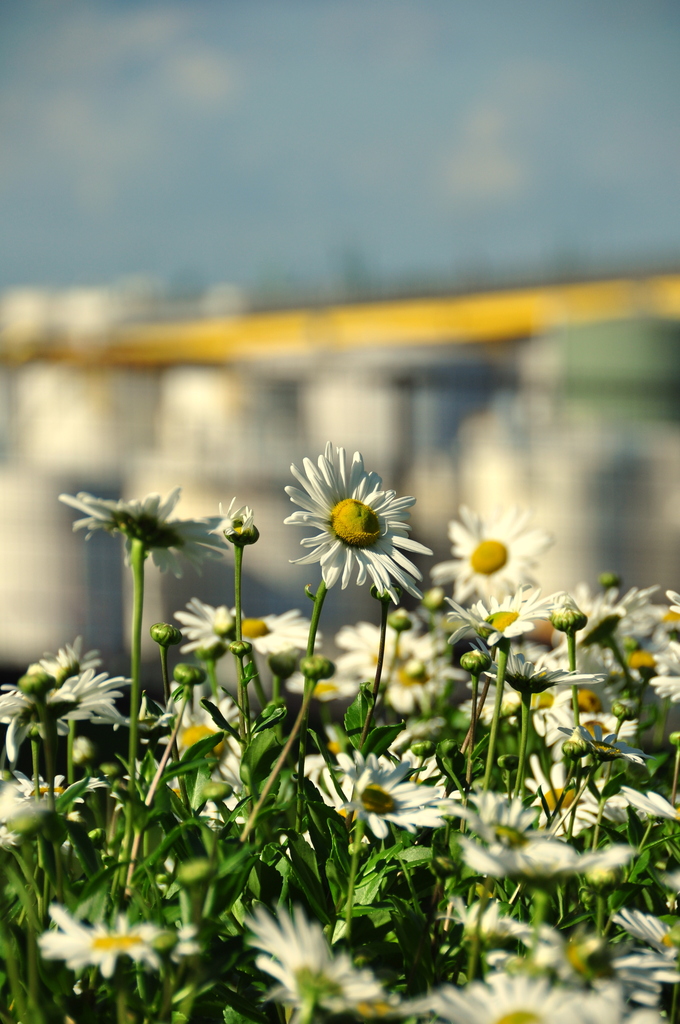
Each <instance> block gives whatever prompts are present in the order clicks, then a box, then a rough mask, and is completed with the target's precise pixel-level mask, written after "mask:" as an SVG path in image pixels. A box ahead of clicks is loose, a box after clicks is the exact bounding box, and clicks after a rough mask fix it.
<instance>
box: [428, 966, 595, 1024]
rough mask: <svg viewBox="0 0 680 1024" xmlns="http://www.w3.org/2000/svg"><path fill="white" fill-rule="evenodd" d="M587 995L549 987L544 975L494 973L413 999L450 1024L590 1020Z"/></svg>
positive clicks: (557, 1023) (542, 1023) (543, 1023)
mask: <svg viewBox="0 0 680 1024" xmlns="http://www.w3.org/2000/svg"><path fill="white" fill-rule="evenodd" d="M589 998H590V997H589V996H588V995H586V994H585V993H584V992H578V993H576V992H570V991H569V990H568V989H564V988H556V987H552V986H551V984H550V982H549V981H548V980H547V979H546V978H530V977H526V976H525V975H517V976H514V977H513V976H510V975H507V974H500V973H498V974H490V975H489V976H488V977H487V979H486V981H485V982H481V981H473V982H472V983H471V984H469V985H468V986H467V987H466V988H464V989H460V988H454V986H453V985H444V986H442V987H441V988H439V989H435V990H434V991H433V992H431V993H430V994H429V995H428V996H424V997H423V998H422V999H420V1000H417V1001H416V1003H417V1004H420V1005H421V1006H422V1008H423V1009H424V1008H425V1007H427V1008H430V1009H432V1010H434V1011H435V1013H436V1014H437V1017H438V1018H441V1019H442V1020H444V1021H450V1022H451V1024H573V1021H574V1020H575V1019H577V1020H581V1021H583V1020H584V1019H585V1020H587V1021H590V1019H591V1018H590V1016H589V1015H588V1016H586V1015H585V1011H586V1009H587V1003H588V1000H589ZM602 1024H605V1022H604V1021H603V1022H602ZM606 1024H609V1022H608V1021H607V1022H606Z"/></svg>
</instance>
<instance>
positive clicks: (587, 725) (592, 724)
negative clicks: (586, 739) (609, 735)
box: [581, 718, 607, 739]
mask: <svg viewBox="0 0 680 1024" xmlns="http://www.w3.org/2000/svg"><path fill="white" fill-rule="evenodd" d="M581 725H583V726H585V728H586V729H587V730H588V732H589V733H590V735H591V736H592V737H593V739H595V726H596V725H599V727H600V729H601V730H602V732H603V733H606V731H607V730H606V729H605V726H604V723H603V722H600V721H598V719H597V718H590V719H588V721H587V722H581Z"/></svg>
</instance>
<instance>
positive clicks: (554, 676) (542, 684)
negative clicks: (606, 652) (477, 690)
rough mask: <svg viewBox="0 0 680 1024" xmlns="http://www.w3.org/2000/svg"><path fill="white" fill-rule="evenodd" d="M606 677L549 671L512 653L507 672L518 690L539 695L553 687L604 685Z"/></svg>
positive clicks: (493, 671) (494, 670) (494, 667)
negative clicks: (525, 690)
mask: <svg viewBox="0 0 680 1024" xmlns="http://www.w3.org/2000/svg"><path fill="white" fill-rule="evenodd" d="M487 674H488V675H493V676H495V675H497V674H498V666H497V665H496V664H495V663H493V664H491V666H490V667H489V670H488V673H487ZM605 680H606V676H604V675H591V674H590V673H585V672H565V671H564V670H563V669H548V668H543V667H540V666H537V665H534V663H533V662H532V661H529V659H528V658H526V657H525V655H524V654H522V653H521V651H520V652H518V653H517V654H515V653H514V651H510V653H509V654H508V663H507V668H506V672H505V681H506V682H507V683H509V684H510V686H514V687H515V689H517V690H520V691H522V690H524V689H527V688H529V689H531V690H532V691H533V692H536V693H538V692H539V691H540V690H547V689H549V688H550V687H551V686H570V687H571V686H596V685H598V684H599V683H604V682H605Z"/></svg>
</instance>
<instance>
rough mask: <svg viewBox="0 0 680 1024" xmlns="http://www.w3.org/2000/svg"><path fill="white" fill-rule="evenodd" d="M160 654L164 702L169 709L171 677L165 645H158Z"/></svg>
mask: <svg viewBox="0 0 680 1024" xmlns="http://www.w3.org/2000/svg"><path fill="white" fill-rule="evenodd" d="M158 652H159V654H160V656H161V675H162V677H163V700H164V701H165V706H166V708H167V706H168V704H169V703H170V676H169V675H168V649H167V647H166V646H165V644H159V645H158Z"/></svg>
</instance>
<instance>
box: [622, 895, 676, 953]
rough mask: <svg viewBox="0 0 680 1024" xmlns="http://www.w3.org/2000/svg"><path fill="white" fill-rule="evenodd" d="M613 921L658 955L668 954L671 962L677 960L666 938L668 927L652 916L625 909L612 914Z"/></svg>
mask: <svg viewBox="0 0 680 1024" xmlns="http://www.w3.org/2000/svg"><path fill="white" fill-rule="evenodd" d="M613 921H614V924H618V925H619V926H620V927H621V928H623V930H624V931H626V932H628V934H629V935H633V936H634V937H635V938H636V939H641V940H642V942H646V943H647V945H649V946H653V947H654V949H656V950H658V952H659V953H664V954H668V955H669V957H670V959H671V960H672V961H673V962H675V960H676V959H677V950H676V947H675V946H674V945H673V944H672V942H671V941H670V939H669V938H668V934H669V932H670V930H671V929H670V926H669V925H667V924H666V922H665V921H660V920H659V918H658V917H655V916H654V914H643V913H642V911H641V910H635V909H634V908H629V907H626V908H624V909H623V910H620V911H619V912H618V914H614V917H613Z"/></svg>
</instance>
